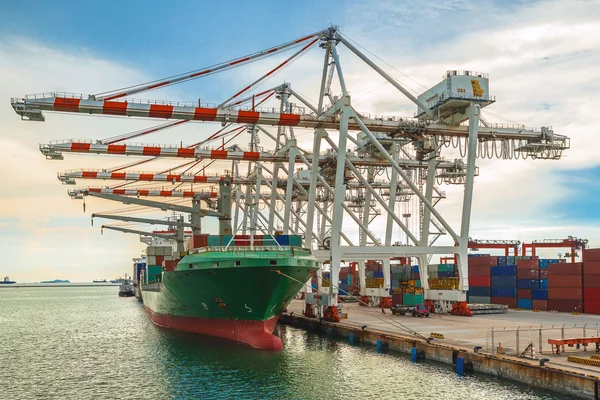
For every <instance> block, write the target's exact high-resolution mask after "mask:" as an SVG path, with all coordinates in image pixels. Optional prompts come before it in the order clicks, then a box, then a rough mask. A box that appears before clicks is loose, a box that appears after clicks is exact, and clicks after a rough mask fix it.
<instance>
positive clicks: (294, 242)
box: [290, 235, 302, 247]
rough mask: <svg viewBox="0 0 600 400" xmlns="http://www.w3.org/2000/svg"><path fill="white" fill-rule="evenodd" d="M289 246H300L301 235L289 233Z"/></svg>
mask: <svg viewBox="0 0 600 400" xmlns="http://www.w3.org/2000/svg"><path fill="white" fill-rule="evenodd" d="M290 246H298V247H302V236H300V235H290Z"/></svg>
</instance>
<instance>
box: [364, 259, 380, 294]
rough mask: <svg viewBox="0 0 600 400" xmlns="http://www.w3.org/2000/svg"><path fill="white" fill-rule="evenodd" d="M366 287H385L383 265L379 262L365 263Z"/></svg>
mask: <svg viewBox="0 0 600 400" xmlns="http://www.w3.org/2000/svg"><path fill="white" fill-rule="evenodd" d="M365 287H368V288H381V287H383V265H381V264H380V263H377V262H367V263H366V264H365Z"/></svg>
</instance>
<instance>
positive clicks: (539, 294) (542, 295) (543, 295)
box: [531, 289, 548, 300]
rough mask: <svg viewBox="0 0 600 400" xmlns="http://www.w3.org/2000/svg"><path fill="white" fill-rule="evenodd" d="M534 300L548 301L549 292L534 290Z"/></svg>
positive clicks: (532, 296)
mask: <svg viewBox="0 0 600 400" xmlns="http://www.w3.org/2000/svg"><path fill="white" fill-rule="evenodd" d="M531 299H532V300H548V290H545V289H534V290H532V291H531Z"/></svg>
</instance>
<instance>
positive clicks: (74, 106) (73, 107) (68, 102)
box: [54, 97, 81, 112]
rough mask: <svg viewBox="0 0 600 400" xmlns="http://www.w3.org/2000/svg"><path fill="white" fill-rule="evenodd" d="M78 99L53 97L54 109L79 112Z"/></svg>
mask: <svg viewBox="0 0 600 400" xmlns="http://www.w3.org/2000/svg"><path fill="white" fill-rule="evenodd" d="M80 101H81V100H79V99H65V98H62V97H57V98H55V99H54V110H55V111H67V112H79V102H80Z"/></svg>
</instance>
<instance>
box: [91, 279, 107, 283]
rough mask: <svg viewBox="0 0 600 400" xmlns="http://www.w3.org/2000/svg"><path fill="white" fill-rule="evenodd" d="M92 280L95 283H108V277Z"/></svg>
mask: <svg viewBox="0 0 600 400" xmlns="http://www.w3.org/2000/svg"><path fill="white" fill-rule="evenodd" d="M92 282H93V283H107V282H106V279H100V280H99V279H96V280H93V281H92Z"/></svg>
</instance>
